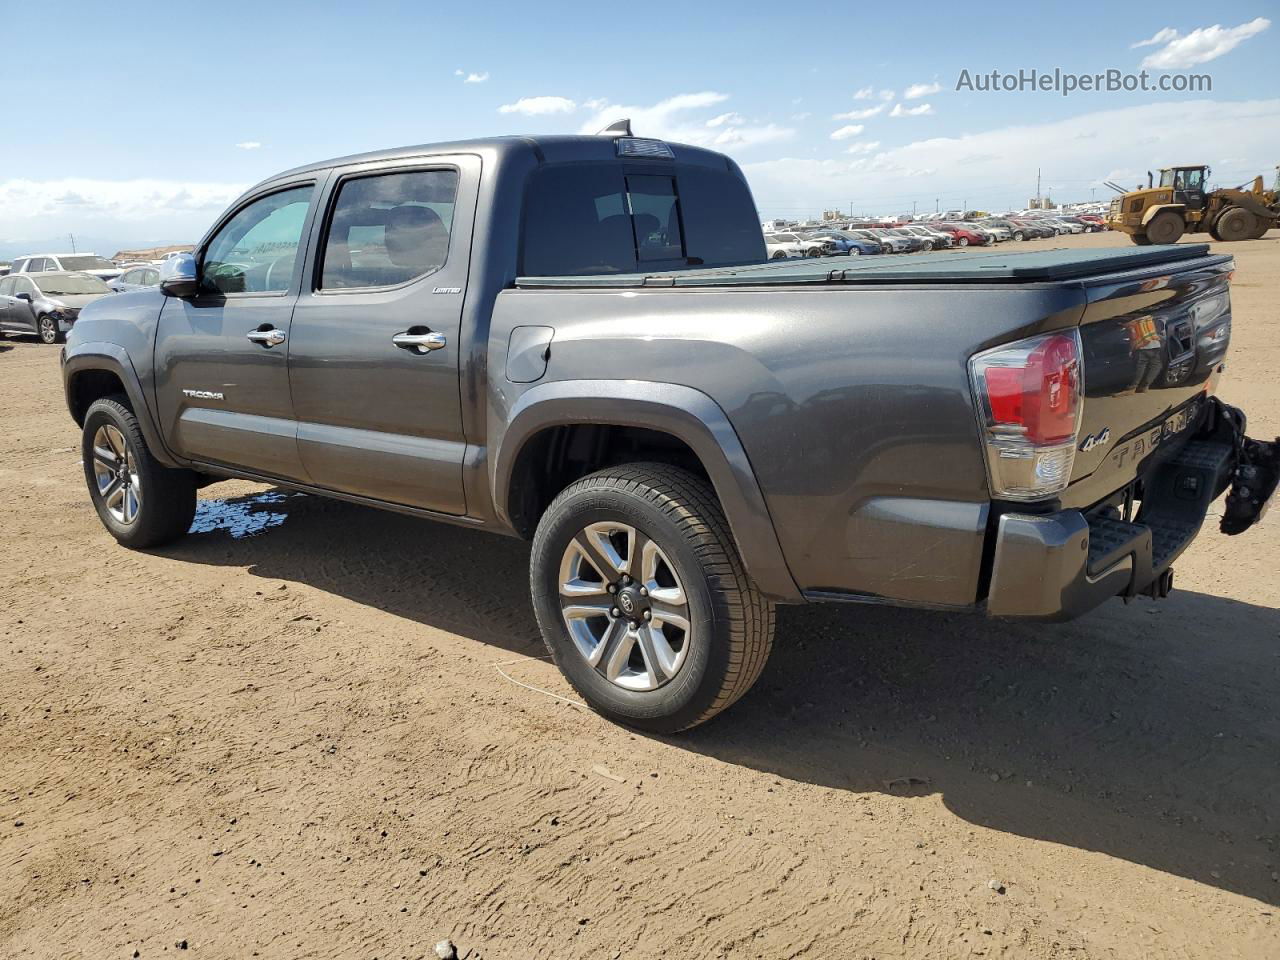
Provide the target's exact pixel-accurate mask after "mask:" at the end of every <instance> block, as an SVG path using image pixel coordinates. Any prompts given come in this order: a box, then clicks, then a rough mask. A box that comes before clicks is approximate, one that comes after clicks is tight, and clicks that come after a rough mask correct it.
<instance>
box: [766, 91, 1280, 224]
mask: <svg viewBox="0 0 1280 960" xmlns="http://www.w3.org/2000/svg"><path fill="white" fill-rule="evenodd" d="M1189 129H1193V130H1195V131H1196V139H1197V142H1198V143H1199V144H1200V145H1201V147H1202V148H1204V149H1205V150H1207V153H1206V154H1205V156H1204V161H1205V162H1207V163H1209V164H1210V165H1212V166H1213V167H1214V180H1215V182H1221V183H1223V184H1233V183H1240V182H1242V181H1244V180H1245V179H1246V178H1247V177H1249V176H1250V175H1252V174H1256V173H1258V172H1260V171H1262V170H1264V169H1266V167H1265V164H1266V163H1274V160H1270V159H1269V158H1270V157H1271V156H1272V155H1273V154H1274V153H1275V131H1276V130H1277V129H1280V98H1277V99H1271V100H1253V101H1243V102H1239V101H1237V102H1232V101H1212V100H1187V101H1180V102H1179V101H1168V102H1159V103H1151V104H1145V105H1142V106H1134V107H1125V108H1120V109H1115V110H1107V111H1098V112H1094V113H1085V114H1081V115H1078V116H1075V117H1070V118H1067V119H1064V120H1059V121H1054V122H1051V123H1043V124H1028V125H1024V126H1013V127H1002V128H998V129H993V130H986V131H980V132H975V133H970V134H964V135H962V136H956V137H934V138H930V139H923V140H919V141H917V142H914V143H909V144H906V145H904V146H897V147H890V148H888V149H885V150H882V151H881V152H878V153H876V152H874V151H871V150H867V151H865V152H860V153H858V154H855V155H852V156H850V155H847V154H845V153H843V152H840V153H837V154H834V155H833V154H832V153H827V154H826V156H825V157H805V156H797V157H781V158H778V159H774V160H768V161H762V162H748V163H744V164H743V170H744V172H745V173H746V175H747V179H748V181H749V182H750V184H751V189H752V192H753V193H754V194H755V197H756V203H757V205H758V206H759V208H760V213H761V215H763V216H776V215H794V214H795V213H796V212H797V211H802V210H805V209H812V210H813V211H814V212H815V213H816V212H817V211H820V210H822V209H824V208H825V207H829V206H830V198H831V197H837V196H840V197H857V198H859V200H858V203H859V206H860V207H861V206H865V209H866V210H867V211H868V212H884V213H895V212H900V211H902V210H904V209H905V210H910V209H911V201H912V200H913V199H915V200H919V201H921V202H922V203H929V204H932V202H933V199H934V198H935V197H940V198H942V204H943V206H959V205H960V203H961V202H962V201H963V200H968V201H969V205H970V207H974V206H978V207H982V208H985V209H996V210H1007V209H1010V208H1020V207H1021V206H1022V204H1024V203H1026V199H1027V197H1030V196H1033V195H1034V194H1035V170H1036V167H1037V166H1043V165H1045V164H1046V163H1047V162H1048V161H1047V160H1046V158H1045V151H1044V145H1045V144H1046V143H1051V144H1053V145H1054V149H1053V157H1052V167H1047V166H1046V167H1045V174H1046V178H1047V181H1048V182H1054V181H1055V179H1057V178H1062V177H1071V178H1083V177H1089V178H1096V180H1097V181H1098V182H1100V181H1101V180H1102V179H1104V178H1110V179H1116V180H1117V182H1119V183H1122V184H1126V185H1128V186H1130V187H1132V186H1133V185H1134V184H1136V183H1137V182H1138V181H1139V180H1140V179H1141V180H1142V181H1143V182H1144V183H1145V180H1146V171H1147V170H1149V169H1155V168H1156V167H1157V166H1159V165H1160V164H1161V163H1167V162H1169V158H1170V157H1176V156H1177V155H1178V154H1179V153H1180V152H1182V151H1184V150H1185V148H1186V131H1187V130H1189ZM1133 130H1142V131H1147V132H1149V134H1150V136H1146V137H1143V138H1140V139H1142V140H1144V141H1146V142H1142V143H1139V142H1138V139H1139V138H1134V137H1132V136H1129V135H1127V134H1128V132H1129V131H1133ZM1090 133H1097V134H1098V136H1096V137H1082V136H1081V134H1090ZM1217 145H1221V147H1220V149H1221V150H1222V151H1223V153H1222V154H1221V155H1218V154H1215V152H1214V151H1215V149H1219V147H1218V146H1217ZM854 146H856V144H854ZM1228 148H1229V149H1228ZM1225 156H1230V157H1237V158H1253V159H1252V160H1251V161H1250V163H1248V164H1244V165H1240V166H1237V167H1232V166H1230V165H1228V164H1227V163H1226V161H1225V160H1224V159H1223V157H1225ZM962 158H968V159H966V160H964V161H963V162H962ZM928 170H932V171H935V172H934V173H932V174H929V175H927V177H926V175H925V174H924V172H923V171H928ZM1091 185H1094V186H1097V198H1098V199H1099V200H1101V199H1103V198H1104V197H1109V196H1110V195H1111V194H1110V192H1109V191H1106V190H1105V189H1103V188H1102V187H1101V186H1098V185H1097V183H1094V184H1090V183H1075V184H1074V185H1073V190H1072V194H1073V195H1069V196H1062V197H1056V196H1055V199H1064V200H1079V199H1085V200H1087V199H1089V187H1090V186H1091ZM930 209H932V208H931V207H930Z"/></svg>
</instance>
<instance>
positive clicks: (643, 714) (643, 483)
mask: <svg viewBox="0 0 1280 960" xmlns="http://www.w3.org/2000/svg"><path fill="white" fill-rule="evenodd" d="M529 576H530V586H531V589H532V593H533V605H534V612H535V613H536V615H537V618H538V626H539V627H540V628H541V631H542V637H543V640H544V641H545V642H546V645H547V649H548V650H549V651H550V653H551V656H552V658H553V659H554V660H555V663H556V666H558V667H559V668H560V671H561V672H562V673H563V674H564V675H565V677H566V679H568V681H569V683H570V684H572V685H573V688H574V689H575V690H576V691H577V692H578V694H579V695H580V696H581V697H582V698H583V699H584V700H585V701H586V702H587V703H588V704H589V705H590V706H591V707H592V709H594V710H596V711H597V712H599V713H601V714H603V715H604V716H606V717H608V718H609V719H611V720H614V721H617V722H619V723H623V724H626V725H627V726H631V727H636V728H638V729H642V730H647V731H650V732H653V733H675V732H677V731H680V730H686V729H688V728H690V727H695V726H697V725H698V724H700V723H704V722H706V721H707V720H710V719H711V718H712V717H714V716H715V715H716V714H718V713H720V712H721V711H723V710H725V709H726V708H727V707H729V706H731V705H732V704H733V703H734V702H735V701H737V700H738V698H740V697H741V696H742V695H743V694H745V693H746V692H747V691H748V690H749V689H751V686H752V684H754V683H755V681H756V679H757V678H758V677H759V676H760V673H761V671H762V670H763V669H764V665H765V662H766V660H768V657H769V650H770V648H771V646H772V644H773V626H774V607H773V604H772V603H771V602H770V601H769V600H767V599H766V598H765V597H763V596H762V595H761V594H760V592H759V591H758V590H757V589H756V587H755V585H754V584H753V583H752V582H751V580H750V579H749V578H748V576H747V573H746V570H745V568H744V567H743V564H742V559H741V557H739V555H738V551H737V548H736V547H735V545H734V541H733V536H732V534H731V533H730V532H729V525H728V522H727V521H726V520H725V517H724V513H723V512H722V511H721V509H720V504H719V502H718V501H717V500H716V496H715V493H714V491H712V489H711V487H710V486H709V485H708V484H707V483H706V482H705V481H704V480H702V479H700V478H699V477H697V476H695V475H694V474H692V473H689V472H688V471H686V470H683V469H680V468H678V467H673V466H670V465H667V464H661V463H635V464H627V465H624V466H618V467H612V468H609V469H607V470H602V471H600V472H598V473H594V474H591V475H590V476H587V477H584V478H583V479H581V480H578V481H576V482H575V483H573V484H571V485H570V486H568V487H567V488H565V490H563V491H562V492H561V493H560V495H559V496H557V497H556V499H555V500H554V501H553V502H552V504H551V506H550V507H548V508H547V511H546V513H545V514H543V516H542V519H541V521H540V522H539V524H538V530H537V534H536V535H535V536H534V540H533V550H532V556H531V561H530V571H529Z"/></svg>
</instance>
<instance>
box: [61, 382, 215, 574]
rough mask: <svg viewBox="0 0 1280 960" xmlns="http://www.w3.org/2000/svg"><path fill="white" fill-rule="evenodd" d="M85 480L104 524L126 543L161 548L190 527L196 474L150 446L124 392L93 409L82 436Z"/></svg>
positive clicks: (89, 412)
mask: <svg viewBox="0 0 1280 960" xmlns="http://www.w3.org/2000/svg"><path fill="white" fill-rule="evenodd" d="M81 452H82V454H83V457H84V476H85V482H86V483H87V484H88V485H89V497H90V499H91V500H92V501H93V506H94V508H95V509H96V510H97V511H98V517H99V519H100V520H102V525H103V526H105V527H106V528H107V530H108V531H109V532H110V534H111V535H112V536H113V537H115V538H116V539H117V540H118V541H119V542H120V543H122V544H123V545H124V546H126V547H132V548H133V549H139V550H140V549H146V548H147V547H158V546H161V545H162V544H165V543H169V542H170V541H172V540H176V539H177V538H178V537H181V536H182V535H183V534H185V533H186V532H187V531H188V530H189V529H191V520H192V518H193V517H194V516H195V512H196V483H195V474H193V473H192V472H191V471H189V470H171V469H169V468H168V467H165V466H164V465H162V464H161V463H160V462H159V461H158V460H156V458H155V457H153V456H152V455H151V451H150V450H148V449H147V444H146V441H145V440H143V438H142V429H141V428H140V427H139V426H138V418H137V417H136V416H134V413H133V411H132V410H130V409H129V406H128V403H127V401H126V400H125V398H124V397H123V396H114V397H105V398H103V399H101V400H96V401H94V403H93V404H92V405H91V406H90V407H89V410H88V412H87V413H86V414H85V418H84V431H83V434H82V439H81Z"/></svg>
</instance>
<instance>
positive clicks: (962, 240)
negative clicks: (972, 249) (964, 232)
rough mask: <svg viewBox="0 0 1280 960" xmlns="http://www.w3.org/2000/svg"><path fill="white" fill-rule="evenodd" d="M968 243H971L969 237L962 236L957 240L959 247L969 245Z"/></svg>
mask: <svg viewBox="0 0 1280 960" xmlns="http://www.w3.org/2000/svg"><path fill="white" fill-rule="evenodd" d="M968 245H969V238H968V237H961V238H960V239H959V240H957V241H956V246H958V247H967V246H968Z"/></svg>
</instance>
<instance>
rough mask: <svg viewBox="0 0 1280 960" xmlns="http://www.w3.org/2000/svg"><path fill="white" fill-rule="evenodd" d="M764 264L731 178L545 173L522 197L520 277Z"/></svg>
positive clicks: (665, 168)
mask: <svg viewBox="0 0 1280 960" xmlns="http://www.w3.org/2000/svg"><path fill="white" fill-rule="evenodd" d="M765 259H766V252H765V246H764V238H763V236H762V235H761V232H760V223H759V221H758V219H757V218H756V208H755V203H754V202H753V201H752V199H751V193H750V191H749V190H748V189H747V185H746V184H745V183H743V181H742V180H741V179H740V178H739V177H737V176H735V175H733V174H732V173H730V172H729V171H728V170H715V169H711V168H707V167H698V166H692V165H681V164H678V163H676V164H662V165H656V164H646V165H644V166H640V165H634V164H624V163H599V164H561V165H551V166H546V167H542V168H540V169H539V170H537V171H535V172H534V174H533V175H532V176H531V177H530V179H529V184H528V186H527V188H526V192H525V209H524V230H523V236H522V243H521V257H520V261H521V262H520V274H521V275H522V276H527V277H554V276H582V275H601V274H614V273H635V272H638V271H645V270H662V271H668V270H679V269H683V268H686V267H703V266H707V267H719V266H737V265H740V264H744V263H760V262H762V261H764V260H765Z"/></svg>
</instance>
